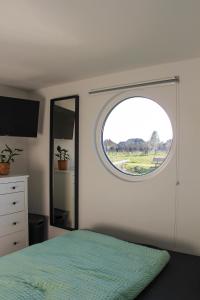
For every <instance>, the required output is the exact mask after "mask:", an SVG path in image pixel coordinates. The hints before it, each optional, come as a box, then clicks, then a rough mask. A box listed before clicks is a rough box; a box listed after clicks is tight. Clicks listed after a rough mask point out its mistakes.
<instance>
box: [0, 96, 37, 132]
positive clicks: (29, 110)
mask: <svg viewBox="0 0 200 300" xmlns="http://www.w3.org/2000/svg"><path fill="white" fill-rule="evenodd" d="M39 103H40V102H39V101H33V100H24V99H23V100H22V99H18V98H11V97H3V96H0V135H8V136H19V137H36V136H37V129H38V114H39Z"/></svg>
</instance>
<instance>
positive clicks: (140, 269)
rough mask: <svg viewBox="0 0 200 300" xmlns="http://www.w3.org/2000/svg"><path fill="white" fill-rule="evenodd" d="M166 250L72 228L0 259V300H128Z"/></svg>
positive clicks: (155, 271) (146, 280)
mask: <svg viewBox="0 0 200 300" xmlns="http://www.w3.org/2000/svg"><path fill="white" fill-rule="evenodd" d="M168 260H169V254H168V252H166V251H160V250H154V249H151V248H148V247H143V246H139V245H135V244H131V243H128V242H124V241H121V240H118V239H115V238H112V237H109V236H106V235H103V234H97V233H94V232H90V231H87V230H78V231H73V232H71V233H67V234H65V235H63V236H61V237H57V238H55V239H52V240H49V241H47V242H44V243H41V244H37V245H34V246H31V247H28V248H26V249H24V250H21V251H18V252H15V253H13V254H10V255H7V256H4V257H1V258H0V299H1V300H16V299H17V300H22V299H23V300H33V299H35V300H41V299H48V300H65V299H70V300H79V299H81V300H96V299H98V300H111V299H112V300H122V299H124V300H128V299H131V300H132V299H134V298H135V297H136V296H137V295H138V294H139V293H140V292H141V291H142V290H143V289H144V287H146V286H147V285H148V284H149V283H150V282H151V281H152V280H153V278H154V277H155V276H156V275H157V274H158V273H159V272H160V271H161V270H162V268H163V267H164V266H165V264H166V263H167V262H168Z"/></svg>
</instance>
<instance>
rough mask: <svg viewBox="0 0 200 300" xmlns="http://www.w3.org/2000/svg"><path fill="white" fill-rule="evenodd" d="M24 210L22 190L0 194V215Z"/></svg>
mask: <svg viewBox="0 0 200 300" xmlns="http://www.w3.org/2000/svg"><path fill="white" fill-rule="evenodd" d="M22 210H24V192H19V193H13V194H5V195H0V215H1V216H2V215H6V214H11V213H15V212H18V211H22Z"/></svg>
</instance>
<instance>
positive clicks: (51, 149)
mask: <svg viewBox="0 0 200 300" xmlns="http://www.w3.org/2000/svg"><path fill="white" fill-rule="evenodd" d="M71 99H74V100H75V138H74V150H75V155H74V157H75V168H74V172H75V185H74V201H75V203H74V207H75V212H74V216H75V226H74V228H71V227H65V228H63V227H58V226H56V225H55V224H54V206H53V188H54V187H53V170H54V166H53V163H54V143H53V140H54V138H53V107H54V104H55V103H56V102H57V101H60V100H71ZM49 183H50V184H49V196H50V225H51V226H55V227H58V228H61V229H66V230H76V229H78V227H79V205H78V204H79V203H78V202H79V201H78V198H79V96H78V95H72V96H65V97H60V98H54V99H51V100H50V138H49Z"/></svg>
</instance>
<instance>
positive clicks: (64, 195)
mask: <svg viewBox="0 0 200 300" xmlns="http://www.w3.org/2000/svg"><path fill="white" fill-rule="evenodd" d="M78 106H79V97H78V96H69V97H62V98H57V99H53V100H51V112H50V115H51V117H50V223H51V225H53V226H56V227H60V228H65V229H70V230H73V229H77V228H78Z"/></svg>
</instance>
